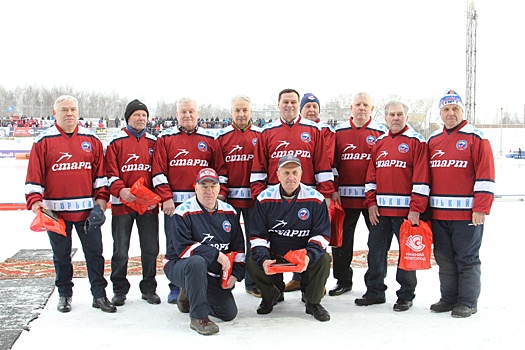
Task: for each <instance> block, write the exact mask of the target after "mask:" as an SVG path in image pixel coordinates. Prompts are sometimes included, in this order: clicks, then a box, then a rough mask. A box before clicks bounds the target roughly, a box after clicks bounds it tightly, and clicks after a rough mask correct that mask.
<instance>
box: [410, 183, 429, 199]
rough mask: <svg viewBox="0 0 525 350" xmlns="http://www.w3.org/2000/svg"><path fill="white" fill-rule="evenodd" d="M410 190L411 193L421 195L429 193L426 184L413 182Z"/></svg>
mask: <svg viewBox="0 0 525 350" xmlns="http://www.w3.org/2000/svg"><path fill="white" fill-rule="evenodd" d="M412 192H413V193H418V194H421V195H423V196H427V197H428V195H429V194H430V187H429V186H428V185H417V184H414V185H413V186H412Z"/></svg>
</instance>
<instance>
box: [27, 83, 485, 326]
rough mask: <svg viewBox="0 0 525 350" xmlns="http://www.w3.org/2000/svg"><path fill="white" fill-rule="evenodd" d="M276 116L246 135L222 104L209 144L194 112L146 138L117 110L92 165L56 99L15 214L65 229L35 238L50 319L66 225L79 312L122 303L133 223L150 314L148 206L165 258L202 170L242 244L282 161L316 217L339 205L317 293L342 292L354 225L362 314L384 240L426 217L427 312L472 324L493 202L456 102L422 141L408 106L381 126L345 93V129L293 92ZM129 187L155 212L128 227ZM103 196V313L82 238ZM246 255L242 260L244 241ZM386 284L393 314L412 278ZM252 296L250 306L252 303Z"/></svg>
mask: <svg viewBox="0 0 525 350" xmlns="http://www.w3.org/2000/svg"><path fill="white" fill-rule="evenodd" d="M278 104H279V110H280V113H281V118H279V119H278V120H276V121H275V122H273V123H270V124H268V125H266V126H265V128H264V129H260V128H257V127H256V126H254V125H253V124H252V121H251V118H250V116H251V101H250V99H249V98H248V97H247V96H242V95H240V96H236V97H234V98H233V99H232V106H231V112H232V121H233V122H232V125H230V126H228V127H226V128H224V129H221V130H220V132H219V134H218V135H215V134H212V133H211V132H210V131H208V130H206V129H203V128H200V127H198V126H197V119H198V105H197V103H196V101H195V100H193V99H191V98H181V99H179V101H178V103H177V120H178V126H177V127H173V128H170V129H167V130H165V131H164V132H163V133H161V134H160V135H159V136H158V138H155V137H154V136H152V135H150V134H148V133H147V132H146V131H145V124H146V122H147V119H148V117H149V112H148V109H147V107H146V106H145V105H144V104H143V103H142V102H140V101H138V100H134V101H132V102H130V104H129V105H128V106H127V108H126V113H125V119H126V122H127V126H126V127H124V128H123V129H122V130H121V131H120V132H119V133H118V134H117V135H116V136H115V137H114V138H113V139H112V141H111V143H110V144H109V146H108V149H107V152H106V157H105V158H104V156H103V150H102V144H101V142H100V141H99V140H98V139H97V138H96V137H95V136H94V135H93V134H92V133H90V132H89V131H88V130H85V129H84V128H82V127H81V126H78V125H77V120H78V101H76V99H75V98H74V97H72V96H61V97H59V98H58V99H57V101H56V102H55V106H54V110H53V114H54V116H55V118H56V124H55V125H54V126H53V127H51V128H50V129H48V130H47V131H46V132H44V133H42V134H41V135H40V136H39V137H38V138H37V139H36V141H35V145H34V146H33V149H32V152H31V156H30V161H29V167H28V174H27V180H26V198H27V207H28V209H31V210H33V211H34V212H36V211H37V210H39V208H48V209H51V210H53V211H55V212H56V213H58V215H59V216H61V217H62V218H64V220H65V222H66V232H67V237H61V236H60V237H59V236H58V235H57V234H55V233H52V232H49V237H50V241H51V245H52V248H53V252H54V263H55V270H56V273H57V278H56V286H57V288H58V291H59V296H60V298H59V305H58V310H59V311H61V312H68V311H70V310H71V297H72V286H73V283H72V265H71V257H70V255H71V254H70V253H71V231H72V227H73V226H75V229H76V231H77V233H78V234H79V237H80V239H81V243H82V246H83V250H84V253H85V254H86V261H87V265H88V274H89V278H90V283H91V289H92V294H93V298H94V300H93V307H95V308H100V309H102V310H103V311H106V312H115V311H116V308H115V305H117V306H119V305H124V302H125V300H126V294H127V293H128V291H129V288H130V286H129V282H128V281H127V279H126V268H127V260H128V256H127V253H128V250H129V239H130V235H131V228H132V225H133V222H136V223H137V227H138V231H139V238H140V245H141V254H142V256H141V257H142V264H143V280H142V281H141V283H140V289H141V292H142V298H143V299H144V300H146V301H147V302H149V303H151V304H158V303H160V297H159V296H158V295H157V294H156V287H157V284H156V281H155V268H154V267H155V266H156V258H157V255H158V252H159V248H158V242H159V238H158V210H159V207H160V209H161V210H162V212H163V213H164V229H165V233H166V245H167V248H168V247H169V245H170V244H171V242H170V238H171V237H172V234H170V232H172V231H173V229H174V227H173V226H174V222H173V215H174V213H175V210H176V208H177V207H178V206H179V205H181V203H184V202H185V201H186V200H188V199H190V198H192V197H193V196H194V195H195V187H194V186H195V179H196V176H197V174H198V172H199V171H200V170H201V169H204V168H212V169H214V170H215V171H216V173H217V178H218V181H219V188H218V190H219V191H218V194H217V198H218V199H219V200H221V201H227V202H228V203H229V204H230V205H231V206H233V207H234V208H235V211H236V213H237V215H238V217H240V214H241V213H242V217H243V219H244V225H245V235H246V237H250V231H251V228H250V222H251V220H250V216H251V214H252V210H253V206H254V203H255V199H256V198H257V196H258V195H259V194H260V193H261V192H262V191H263V190H264V189H265V188H267V187H269V186H272V185H277V184H279V179H278V178H277V169H278V162H279V160H280V159H282V158H283V157H285V156H290V155H291V156H293V157H295V158H297V159H298V160H299V161H300V165H301V169H302V177H301V183H303V184H305V185H307V186H310V187H313V188H315V189H316V190H317V191H318V192H319V193H321V194H322V196H324V197H325V200H326V204H327V205H329V203H330V201H331V200H334V201H340V202H341V204H342V206H343V208H344V210H345V220H344V223H343V245H342V246H341V247H338V248H333V249H332V253H333V254H332V255H333V260H334V261H333V262H334V265H333V273H334V278H335V279H336V280H337V284H336V285H335V286H334V288H333V289H331V290H330V291H329V295H330V296H337V295H342V294H344V293H346V292H348V291H350V290H352V283H353V282H352V274H353V273H352V268H351V266H350V264H351V262H352V256H353V241H354V235H355V228H356V225H357V222H358V219H359V217H360V216H361V215H362V216H363V217H364V219H365V223H366V226H367V228H368V229H369V235H368V237H369V238H368V246H369V255H368V265H369V267H368V270H367V273H366V274H365V284H366V287H367V291H366V293H365V294H364V295H363V296H362V297H361V298H357V299H356V300H355V303H356V305H358V306H368V305H373V304H381V303H384V302H385V301H386V300H385V290H386V288H387V286H386V285H385V284H384V278H385V276H386V256H387V252H388V249H389V247H390V243H391V240H392V238H393V235H394V234H395V235H396V237H397V238H398V239H399V227H400V225H401V223H402V221H403V220H404V219H408V220H410V221H411V222H412V223H413V224H414V225H417V224H418V222H419V220H420V219H421V215H422V214H423V213H425V212H430V213H431V221H432V229H433V233H434V255H435V258H436V261H437V263H438V265H439V269H440V271H439V277H440V283H441V299H440V301H439V302H438V303H436V304H433V305H432V306H431V310H432V311H434V312H447V311H452V315H453V316H455V317H469V316H470V315H472V314H474V313H476V312H477V299H478V296H479V291H480V260H479V248H480V245H481V239H482V234H483V223H484V221H485V215H487V214H489V212H490V207H491V204H492V201H493V188H494V162H493V156H492V150H491V147H490V144H489V142H488V140H487V139H486V138H484V137H483V135H482V133H481V132H480V131H479V130H477V129H476V128H475V127H473V126H472V125H470V124H469V123H468V122H467V121H466V120H464V119H463V112H464V106H463V102H462V100H461V98H460V97H459V95H458V94H457V93H456V92H455V91H453V90H450V91H447V93H446V94H445V95H444V96H443V98H442V99H441V100H440V102H439V110H440V116H441V118H442V120H443V122H444V127H443V129H442V130H438V131H436V132H435V133H433V134H432V135H431V137H430V138H429V140H428V141H425V140H424V139H423V137H422V136H421V135H420V134H418V133H417V132H415V131H414V130H413V129H412V128H410V127H409V125H408V124H407V122H408V108H407V106H406V105H405V104H404V103H402V102H400V101H392V102H390V103H388V104H387V105H386V106H385V119H386V120H385V121H386V125H387V128H385V127H384V126H382V125H380V124H379V123H377V122H375V121H374V120H373V119H372V113H373V110H374V106H373V104H372V100H371V98H370V96H368V94H366V93H359V94H357V95H355V97H354V99H353V101H352V104H351V106H350V111H351V117H350V118H349V120H348V121H345V122H343V123H341V124H339V125H338V126H337V127H336V128H335V130H333V129H331V128H330V127H328V126H327V125H325V124H324V123H322V122H319V111H320V103H319V100H318V99H317V97H316V96H315V95H313V94H311V93H308V94H305V95H304V96H303V98H302V99H301V100H300V95H299V93H298V92H297V91H295V90H293V89H285V90H283V91H281V92H280V94H279V100H278ZM309 119H311V120H309ZM104 159H105V162H104V161H103V160H104ZM56 163H78V164H81V163H82V164H89V166H84V167H80V166H74V164H71V165H70V166H61V167H59V169H62V170H63V171H61V172H59V171H55V170H54V169H56V168H57V167H53V166H54V164H56ZM139 163H140V164H139ZM130 164H136V165H137V166H132V167H130V166H129V165H130ZM139 165H141V166H139ZM128 169H133V171H127V170H128ZM140 177H143V178H144V180H145V185H146V187H148V188H149V189H151V190H153V191H155V192H156V193H157V194H158V195H159V196H160V197H161V200H160V205H159V206H152V207H150V208H148V211H147V212H146V213H144V214H141V215H139V214H138V213H137V212H136V211H134V210H132V209H130V208H129V207H127V206H126V205H124V204H123V202H122V201H121V200H124V201H127V202H129V201H133V200H134V199H135V198H134V196H133V194H131V193H130V187H131V185H132V184H133V183H134V182H135V181H136V180H137V179H138V178H140ZM66 181H67V182H66ZM65 184H67V185H65ZM110 195H111V200H112V206H111V207H112V216H113V217H112V234H113V238H114V246H113V257H112V273H111V280H112V282H113V290H114V296H113V298H112V301H109V300H108V299H107V297H106V294H105V287H106V286H107V282H106V280H105V278H104V276H103V257H102V240H101V231H100V227H97V226H95V229H92V230H91V231H89V230H85V228H84V222H85V221H86V220H87V219H88V217H89V215H90V213H93V211H94V208H96V207H97V205H98V207H99V208H100V209H102V211H104V210H105V209H106V203H107V201H108V200H109V199H110ZM425 219H426V220H428V219H427V218H425ZM246 245H247V247H248V249H247V251H246V253H247V255H249V252H250V242H249V240H248V239H247V240H246ZM101 262H102V264H101ZM396 279H397V281H398V283H399V284H400V285H401V288H400V289H399V290H398V291H397V296H398V299H397V301H396V303H395V304H394V310H395V311H406V310H408V309H409V308H410V307H411V306H412V304H413V299H414V297H415V287H416V275H415V272H413V271H404V270H401V269H398V270H397V274H396ZM298 280H300V282H295V281H298ZM308 281H309V279H308V276H307V274H304V273H303V274H301V276H299V275H298V276H294V277H293V281H291V283H292V282H293V284H294V285H293V286H292V284H287V286H288V285H290V288H286V289H285V286H284V285H282V286H278V287H279V288H282V290H280V292H281V293H282V292H284V291H285V290H286V291H288V290H293V289H301V290H302V291H303V292H304V291H305V290H306V287H307V285H308ZM245 283H246V291H247V292H249V293H250V294H252V295H254V296H258V297H260V296H261V293H260V291H259V289H258V288H257V286H256V285H255V283H254V281H253V280H252V279H251V278H250V277H249V275H248V274H247V275H246V280H245ZM323 287H324V286H323ZM180 294H181V293H180V292H179V288H178V287H177V286H175V285H174V284H170V295H169V296H168V302H170V303H177V302H178V301H179V302H180V299H181V298H180V297H181V295H180ZM272 297H273V296H272ZM262 298H263V301H264V299H265V296H264V295H262Z"/></svg>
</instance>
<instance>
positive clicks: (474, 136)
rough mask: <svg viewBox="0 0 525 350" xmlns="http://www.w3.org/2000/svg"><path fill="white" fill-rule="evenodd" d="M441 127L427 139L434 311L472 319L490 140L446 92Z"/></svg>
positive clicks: (490, 170)
mask: <svg viewBox="0 0 525 350" xmlns="http://www.w3.org/2000/svg"><path fill="white" fill-rule="evenodd" d="M439 110H440V112H439V113H440V116H441V119H442V120H443V123H444V124H445V125H444V127H443V129H442V130H438V131H436V132H434V133H433V134H432V135H431V136H430V138H429V140H428V147H429V152H430V153H429V154H430V173H431V176H432V190H431V191H430V208H431V212H432V232H433V234H434V256H435V258H436V262H437V264H438V265H439V281H440V289H441V298H440V300H439V302H437V303H435V304H432V305H431V306H430V310H432V311H433V312H448V311H452V316H454V317H461V318H464V317H469V316H471V315H472V314H475V313H476V312H477V311H478V309H477V307H478V306H477V303H478V297H479V294H480V290H481V280H480V275H481V261H480V259H479V250H480V247H481V240H482V238H483V227H484V225H483V224H484V223H485V216H486V215H488V214H489V213H490V208H491V206H492V202H493V200H494V156H493V154H492V148H491V146H490V143H489V140H487V139H486V138H485V137H484V136H483V133H482V132H481V131H480V130H478V129H476V128H475V127H474V126H472V125H471V124H469V123H468V122H467V121H466V120H464V119H463V110H464V106H463V101H462V100H461V97H460V96H459V95H458V94H457V93H456V92H455V91H454V90H449V91H447V92H446V93H445V95H444V96H443V98H442V99H441V100H440V101H439Z"/></svg>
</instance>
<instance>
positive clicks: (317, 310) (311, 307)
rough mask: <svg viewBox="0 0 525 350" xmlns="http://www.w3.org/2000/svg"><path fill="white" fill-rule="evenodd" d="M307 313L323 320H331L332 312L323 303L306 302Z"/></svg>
mask: <svg viewBox="0 0 525 350" xmlns="http://www.w3.org/2000/svg"><path fill="white" fill-rule="evenodd" d="M306 313H307V314H309V315H314V318H315V319H316V320H318V321H321V322H326V321H330V313H329V312H328V311H327V310H326V309H325V308H324V307H323V305H321V304H310V303H306Z"/></svg>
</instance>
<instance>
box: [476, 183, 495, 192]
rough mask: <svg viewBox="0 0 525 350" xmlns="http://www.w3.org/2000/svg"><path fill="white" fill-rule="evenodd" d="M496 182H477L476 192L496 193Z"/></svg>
mask: <svg viewBox="0 0 525 350" xmlns="http://www.w3.org/2000/svg"><path fill="white" fill-rule="evenodd" d="M494 187H495V185H494V182H492V181H476V182H475V183H474V192H490V193H494Z"/></svg>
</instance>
